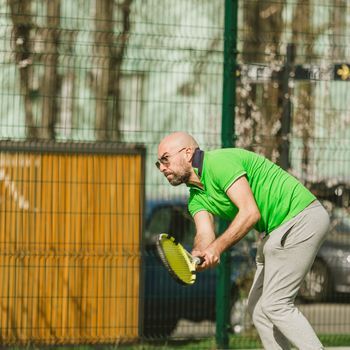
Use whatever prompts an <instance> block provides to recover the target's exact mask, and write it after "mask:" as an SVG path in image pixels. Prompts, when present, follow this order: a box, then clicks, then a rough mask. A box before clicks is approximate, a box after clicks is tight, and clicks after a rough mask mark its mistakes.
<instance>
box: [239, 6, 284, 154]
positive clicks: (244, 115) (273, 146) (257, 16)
mask: <svg viewBox="0 0 350 350" xmlns="http://www.w3.org/2000/svg"><path fill="white" fill-rule="evenodd" d="M243 6H244V9H243V12H244V26H245V28H246V30H245V32H244V43H243V52H242V56H241V57H242V61H243V63H246V64H251V63H261V64H265V65H266V64H267V65H268V66H270V67H271V69H273V68H274V67H275V66H277V65H276V64H275V63H276V61H277V60H278V55H279V44H280V41H281V33H282V30H283V20H282V11H283V5H282V4H278V3H276V2H272V1H271V2H261V1H258V0H254V1H249V2H244V5H243ZM238 92H239V93H238V96H237V102H238V107H239V108H238V110H239V112H238V118H237V119H238V123H240V121H242V123H243V125H246V127H245V130H241V131H242V132H243V135H244V136H243V137H244V138H245V140H242V142H243V145H245V146H248V145H249V146H248V148H250V149H252V150H255V151H257V152H259V153H263V154H265V155H266V156H267V157H268V158H270V159H273V160H275V161H276V159H278V154H277V153H278V152H277V150H278V146H279V144H278V138H277V137H276V135H277V132H278V125H280V124H279V121H280V118H281V107H282V106H281V100H280V89H279V86H278V84H276V82H275V81H270V82H266V83H256V82H247V83H245V85H242V86H241V87H240V88H239V89H238ZM237 129H239V127H237ZM241 129H242V128H241ZM239 142H240V141H238V144H239Z"/></svg>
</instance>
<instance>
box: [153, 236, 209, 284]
mask: <svg viewBox="0 0 350 350" xmlns="http://www.w3.org/2000/svg"><path fill="white" fill-rule="evenodd" d="M157 251H158V255H159V257H160V260H161V261H162V263H163V265H164V266H165V268H166V269H167V270H168V272H169V273H170V275H171V276H172V277H173V278H174V279H175V281H177V282H178V283H181V284H184V285H190V284H193V283H194V282H195V281H196V266H197V265H200V264H202V263H203V262H204V259H203V258H200V257H196V256H192V255H191V254H190V253H189V252H188V251H187V250H186V249H185V248H184V247H183V246H182V245H181V244H180V243H179V242H177V241H176V239H175V238H174V237H172V236H170V235H168V234H166V233H161V234H160V235H159V236H158V239H157Z"/></svg>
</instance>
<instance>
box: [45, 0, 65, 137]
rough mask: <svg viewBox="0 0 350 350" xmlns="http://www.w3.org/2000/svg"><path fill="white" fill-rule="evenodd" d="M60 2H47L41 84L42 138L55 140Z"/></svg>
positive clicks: (51, 0) (55, 0) (54, 0)
mask: <svg viewBox="0 0 350 350" xmlns="http://www.w3.org/2000/svg"><path fill="white" fill-rule="evenodd" d="M60 8H61V4H60V0H49V1H47V27H46V28H45V29H44V30H43V34H42V35H43V42H44V53H43V55H42V60H43V61H44V62H43V63H44V76H43V80H42V82H41V87H40V89H41V95H42V101H43V104H42V116H41V130H40V131H41V132H40V137H41V138H44V139H55V124H56V121H57V111H58V108H57V98H56V96H57V95H58V92H59V75H58V70H57V68H58V67H57V66H58V45H59V33H60V31H59V26H60V15H61V14H60V12H61V11H60Z"/></svg>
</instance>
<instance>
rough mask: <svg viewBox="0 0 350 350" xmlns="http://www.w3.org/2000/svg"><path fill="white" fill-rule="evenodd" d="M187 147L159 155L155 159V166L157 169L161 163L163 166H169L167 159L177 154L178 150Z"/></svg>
mask: <svg viewBox="0 0 350 350" xmlns="http://www.w3.org/2000/svg"><path fill="white" fill-rule="evenodd" d="M186 148H187V147H184V148H181V149H180V150H179V151H177V152H175V153H173V154H168V155H166V156H162V157H160V158H159V159H158V160H157V161H156V167H157V168H158V169H160V165H161V164H163V165H164V166H166V167H167V166H169V164H170V161H169V159H170V158H171V157H174V156H176V155H177V154H179V153H180V152H182V151H183V150H184V149H186Z"/></svg>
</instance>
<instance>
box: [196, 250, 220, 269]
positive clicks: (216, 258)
mask: <svg viewBox="0 0 350 350" xmlns="http://www.w3.org/2000/svg"><path fill="white" fill-rule="evenodd" d="M192 255H193V256H198V257H201V258H203V259H204V262H203V263H202V264H200V265H198V266H197V268H196V270H197V271H203V270H206V269H209V268H213V267H215V266H216V265H218V264H219V263H220V254H218V253H217V252H216V251H215V250H214V249H211V248H209V247H208V248H207V249H205V250H204V251H198V250H193V251H192Z"/></svg>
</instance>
